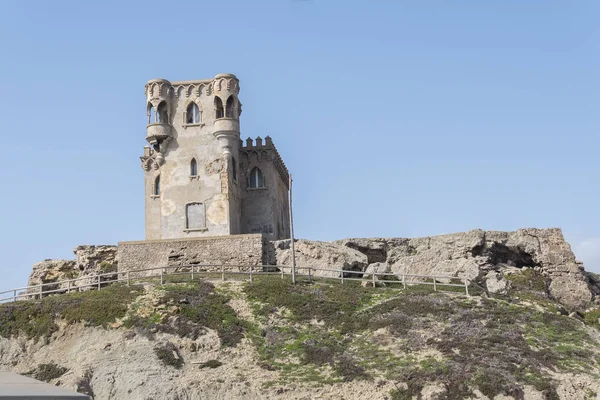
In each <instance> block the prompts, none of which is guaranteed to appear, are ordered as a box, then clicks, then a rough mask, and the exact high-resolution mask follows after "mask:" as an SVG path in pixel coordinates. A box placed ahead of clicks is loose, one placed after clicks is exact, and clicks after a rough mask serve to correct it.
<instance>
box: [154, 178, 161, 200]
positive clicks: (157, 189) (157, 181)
mask: <svg viewBox="0 0 600 400" xmlns="http://www.w3.org/2000/svg"><path fill="white" fill-rule="evenodd" d="M154 195H155V196H160V175H158V176H157V177H156V179H154Z"/></svg>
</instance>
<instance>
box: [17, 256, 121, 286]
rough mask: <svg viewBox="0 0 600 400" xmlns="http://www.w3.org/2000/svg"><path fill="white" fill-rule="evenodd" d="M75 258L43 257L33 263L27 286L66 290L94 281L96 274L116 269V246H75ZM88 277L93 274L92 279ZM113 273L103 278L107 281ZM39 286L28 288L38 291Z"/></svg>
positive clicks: (95, 280)
mask: <svg viewBox="0 0 600 400" xmlns="http://www.w3.org/2000/svg"><path fill="white" fill-rule="evenodd" d="M73 253H75V260H45V261H41V262H39V263H36V264H34V265H33V270H32V272H31V274H30V275H29V280H28V283H27V285H28V286H35V285H43V290H44V291H49V290H60V291H67V290H68V289H69V288H71V289H75V288H79V287H82V288H84V289H87V287H86V285H89V284H91V283H95V282H97V279H98V278H96V277H95V276H96V275H97V274H105V273H109V272H116V271H117V261H116V255H117V246H111V245H100V246H77V247H76V248H75V249H74V250H73ZM87 276H90V278H89V279H81V280H77V281H74V282H71V283H70V284H65V283H60V284H59V283H57V282H61V281H66V280H68V279H78V278H85V277H87ZM91 276H94V277H93V278H92V277H91ZM110 278H112V276H106V277H103V280H110ZM38 291H39V289H30V290H29V293H37V292H38Z"/></svg>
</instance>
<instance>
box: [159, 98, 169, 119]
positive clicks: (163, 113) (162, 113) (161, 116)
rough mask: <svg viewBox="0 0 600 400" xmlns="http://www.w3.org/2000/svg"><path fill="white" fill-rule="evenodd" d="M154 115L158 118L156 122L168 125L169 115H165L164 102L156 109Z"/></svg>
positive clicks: (165, 104) (165, 107) (165, 106)
mask: <svg viewBox="0 0 600 400" xmlns="http://www.w3.org/2000/svg"><path fill="white" fill-rule="evenodd" d="M156 113H157V117H158V118H157V120H156V122H160V123H163V124H168V123H169V115H168V114H167V103H165V102H164V101H163V102H161V103H160V104H159V105H158V107H157V109H156Z"/></svg>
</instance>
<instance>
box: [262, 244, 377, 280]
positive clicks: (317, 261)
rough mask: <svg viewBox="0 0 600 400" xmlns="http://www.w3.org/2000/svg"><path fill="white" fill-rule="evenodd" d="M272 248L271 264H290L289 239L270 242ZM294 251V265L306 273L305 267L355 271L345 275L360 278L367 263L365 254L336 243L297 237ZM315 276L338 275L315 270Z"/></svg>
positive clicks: (337, 275)
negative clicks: (356, 273)
mask: <svg viewBox="0 0 600 400" xmlns="http://www.w3.org/2000/svg"><path fill="white" fill-rule="evenodd" d="M272 244H273V249H272V251H271V253H270V255H269V256H270V261H271V264H272V265H291V256H292V250H291V248H290V240H278V241H275V242H272ZM294 247H295V252H296V265H297V267H298V268H299V271H298V272H299V273H307V270H306V268H309V267H311V268H319V269H333V270H346V271H357V272H361V274H358V275H355V274H352V273H351V272H349V273H348V274H347V277H353V278H355V277H356V278H360V277H361V276H362V272H363V271H364V270H365V269H366V268H367V265H369V262H368V258H367V256H366V255H365V254H363V253H361V252H360V251H358V250H355V249H353V248H350V247H345V246H341V245H339V244H337V243H330V242H317V241H311V240H304V239H298V240H296V241H294ZM314 274H315V275H316V276H324V277H335V278H337V277H339V273H337V272H329V271H316V272H314Z"/></svg>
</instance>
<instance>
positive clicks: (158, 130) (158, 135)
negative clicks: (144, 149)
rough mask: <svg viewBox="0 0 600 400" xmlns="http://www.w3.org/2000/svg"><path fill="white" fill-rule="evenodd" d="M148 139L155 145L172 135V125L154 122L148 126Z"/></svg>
mask: <svg viewBox="0 0 600 400" xmlns="http://www.w3.org/2000/svg"><path fill="white" fill-rule="evenodd" d="M147 129H148V131H147V133H146V140H147V141H148V143H150V144H152V145H155V144H158V143H160V142H162V141H163V140H165V139H166V138H168V137H171V125H170V124H165V123H162V122H154V123H152V124H149V125H148V127H147Z"/></svg>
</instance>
